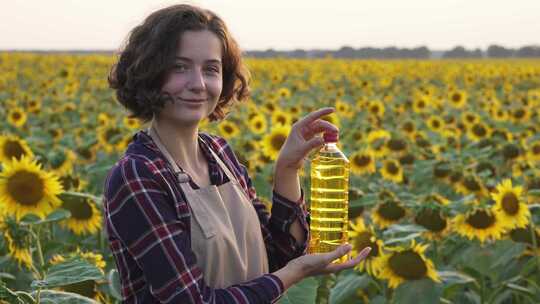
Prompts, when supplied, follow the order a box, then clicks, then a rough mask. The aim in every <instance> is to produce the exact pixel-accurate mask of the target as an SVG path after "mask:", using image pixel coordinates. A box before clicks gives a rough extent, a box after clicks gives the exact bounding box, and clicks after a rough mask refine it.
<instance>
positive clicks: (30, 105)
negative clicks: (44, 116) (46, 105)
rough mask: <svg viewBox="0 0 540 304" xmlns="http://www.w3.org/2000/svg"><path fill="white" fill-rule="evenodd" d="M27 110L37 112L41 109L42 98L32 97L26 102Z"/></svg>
mask: <svg viewBox="0 0 540 304" xmlns="http://www.w3.org/2000/svg"><path fill="white" fill-rule="evenodd" d="M26 106H27V108H26V109H27V110H28V112H30V113H34V114H37V113H39V111H40V110H41V100H39V99H31V100H29V101H28V102H27V104H26Z"/></svg>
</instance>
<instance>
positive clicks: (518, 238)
mask: <svg viewBox="0 0 540 304" xmlns="http://www.w3.org/2000/svg"><path fill="white" fill-rule="evenodd" d="M510 238H511V239H512V240H513V241H514V242H518V243H527V244H531V245H532V244H533V241H532V240H533V239H532V236H531V231H530V230H529V227H527V228H516V229H512V231H510ZM534 238H535V239H536V244H538V243H540V235H539V234H538V232H536V231H535V233H534Z"/></svg>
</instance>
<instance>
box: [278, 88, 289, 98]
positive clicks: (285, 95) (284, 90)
mask: <svg viewBox="0 0 540 304" xmlns="http://www.w3.org/2000/svg"><path fill="white" fill-rule="evenodd" d="M277 95H278V96H279V97H281V98H290V97H291V91H290V90H289V89H288V88H280V89H279V90H278V92H277Z"/></svg>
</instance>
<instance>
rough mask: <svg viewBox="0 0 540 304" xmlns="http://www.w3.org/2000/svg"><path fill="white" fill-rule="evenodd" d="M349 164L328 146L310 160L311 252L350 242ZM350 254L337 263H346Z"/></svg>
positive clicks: (330, 144)
mask: <svg viewBox="0 0 540 304" xmlns="http://www.w3.org/2000/svg"><path fill="white" fill-rule="evenodd" d="M349 170H350V167H349V161H348V159H347V157H346V156H345V155H344V154H343V153H342V152H341V151H340V150H339V148H337V146H336V144H335V143H326V144H325V145H324V147H323V148H322V149H321V150H320V151H319V152H318V153H316V154H315V155H314V157H313V158H312V161H311V168H310V175H311V183H310V184H311V186H310V193H311V194H310V195H311V200H310V214H311V215H310V217H311V222H310V235H311V237H310V242H309V251H310V253H326V252H330V251H333V250H335V249H336V248H337V247H339V246H340V245H341V244H343V243H346V242H347V241H348V222H349V216H348V208H349ZM347 259H348V255H345V256H343V257H342V258H340V259H337V260H336V261H334V262H344V261H346V260H347Z"/></svg>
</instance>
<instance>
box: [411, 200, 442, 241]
mask: <svg viewBox="0 0 540 304" xmlns="http://www.w3.org/2000/svg"><path fill="white" fill-rule="evenodd" d="M414 222H415V223H416V224H418V225H420V226H422V227H424V228H425V229H426V230H427V231H425V232H424V233H423V236H424V237H425V238H427V239H430V240H440V239H442V238H443V236H445V235H446V233H447V232H448V231H449V226H450V225H449V221H448V219H447V218H446V217H445V216H444V215H443V213H442V212H441V211H440V208H429V207H426V208H421V209H420V210H419V211H418V213H417V214H416V216H415V217H414Z"/></svg>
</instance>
